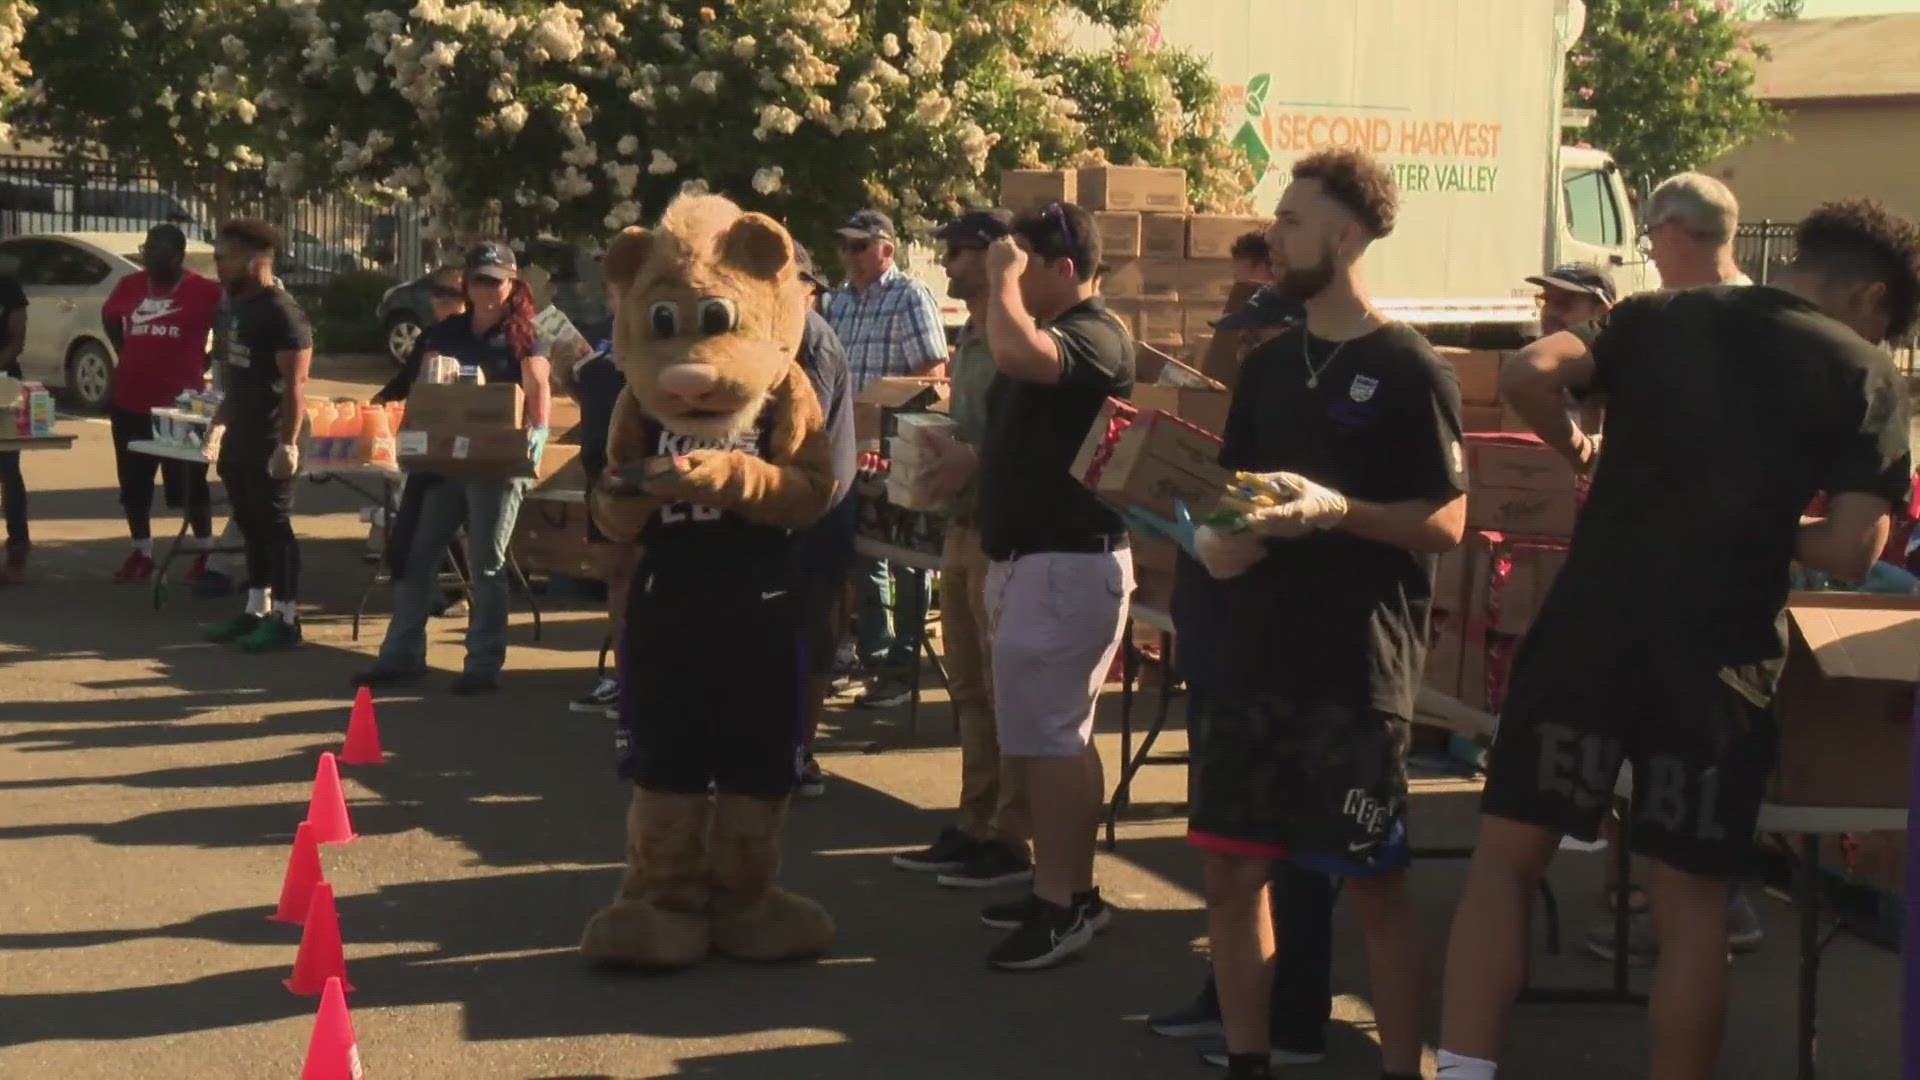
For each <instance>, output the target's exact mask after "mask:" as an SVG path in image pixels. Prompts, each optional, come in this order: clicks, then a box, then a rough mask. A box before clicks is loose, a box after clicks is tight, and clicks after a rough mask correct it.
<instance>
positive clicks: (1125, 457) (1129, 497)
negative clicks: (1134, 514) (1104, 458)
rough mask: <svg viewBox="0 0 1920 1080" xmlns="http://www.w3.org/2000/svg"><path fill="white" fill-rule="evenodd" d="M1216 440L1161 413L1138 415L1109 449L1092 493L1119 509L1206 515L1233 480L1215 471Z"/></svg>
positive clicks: (1217, 467) (1220, 470)
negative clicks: (1179, 509) (1177, 509)
mask: <svg viewBox="0 0 1920 1080" xmlns="http://www.w3.org/2000/svg"><path fill="white" fill-rule="evenodd" d="M1219 458H1220V440H1219V439H1217V438H1215V437H1214V436H1213V435H1211V434H1209V433H1208V432H1206V431H1203V430H1201V429H1200V428H1199V427H1197V426H1195V425H1193V424H1191V423H1188V422H1185V421H1182V420H1179V419H1177V418H1175V417H1173V416H1171V415H1169V414H1167V413H1163V412H1142V413H1140V415H1139V418H1138V419H1136V420H1135V421H1134V423H1133V424H1132V425H1130V426H1129V427H1128V428H1127V429H1126V430H1125V431H1124V432H1122V433H1121V434H1120V438H1119V440H1118V442H1117V444H1116V445H1115V447H1114V452H1113V457H1112V459H1111V460H1109V461H1108V462H1107V464H1106V467H1105V468H1104V469H1103V470H1101V472H1100V475H1099V479H1098V483H1097V485H1096V486H1095V488H1094V490H1095V491H1096V492H1098V493H1099V495H1100V497H1101V498H1104V499H1107V500H1108V501H1110V502H1114V503H1118V504H1120V505H1122V506H1137V507H1140V508H1141V509H1144V510H1147V511H1149V512H1151V513H1155V514H1158V515H1160V516H1161V517H1164V518H1168V519H1172V518H1173V516H1174V503H1175V502H1183V503H1185V504H1186V505H1187V509H1188V511H1189V512H1191V513H1193V514H1194V515H1196V516H1198V515H1202V514H1206V513H1210V512H1211V511H1212V510H1213V508H1214V506H1215V505H1216V504H1217V503H1218V502H1219V499H1220V493H1221V492H1223V491H1225V490H1226V488H1227V485H1228V483H1229V482H1231V480H1232V478H1233V474H1232V473H1230V472H1228V471H1227V470H1225V469H1223V468H1221V467H1220V465H1219Z"/></svg>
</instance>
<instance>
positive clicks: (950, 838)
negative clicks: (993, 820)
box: [893, 825, 981, 874]
mask: <svg viewBox="0 0 1920 1080" xmlns="http://www.w3.org/2000/svg"><path fill="white" fill-rule="evenodd" d="M980 846H981V842H980V841H978V840H975V839H974V838H973V837H971V836H968V835H967V834H966V833H963V832H961V831H960V830H959V829H956V828H954V827H953V826H951V825H949V826H947V827H946V828H944V829H941V830H940V835H939V837H937V838H936V839H935V840H934V842H933V843H931V844H928V845H927V846H926V847H923V848H921V849H920V850H919V851H905V852H901V853H900V854H898V855H895V856H894V857H893V865H895V866H897V867H899V868H900V869H902V870H914V871H917V872H920V873H926V874H938V873H943V872H945V871H949V870H958V869H960V868H961V867H963V866H965V865H967V861H968V860H969V859H971V858H972V857H973V854H974V852H975V851H977V850H978V849H979V848H980Z"/></svg>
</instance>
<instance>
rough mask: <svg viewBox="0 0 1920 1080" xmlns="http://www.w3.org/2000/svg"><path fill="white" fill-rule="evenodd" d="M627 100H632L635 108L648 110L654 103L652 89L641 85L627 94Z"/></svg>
mask: <svg viewBox="0 0 1920 1080" xmlns="http://www.w3.org/2000/svg"><path fill="white" fill-rule="evenodd" d="M627 100H628V101H631V102H633V104H634V107H635V108H640V109H649V110H650V109H652V108H653V105H654V101H653V90H652V89H651V88H649V87H645V86H643V87H641V88H640V89H638V90H635V91H634V92H633V93H631V94H628V95H627Z"/></svg>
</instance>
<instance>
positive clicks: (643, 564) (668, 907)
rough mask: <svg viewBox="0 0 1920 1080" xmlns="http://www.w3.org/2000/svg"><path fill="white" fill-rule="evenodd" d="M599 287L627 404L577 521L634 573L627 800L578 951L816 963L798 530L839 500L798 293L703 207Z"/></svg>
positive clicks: (774, 265) (620, 262) (805, 295)
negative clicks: (605, 896)
mask: <svg viewBox="0 0 1920 1080" xmlns="http://www.w3.org/2000/svg"><path fill="white" fill-rule="evenodd" d="M605 266H606V272H607V279H608V282H609V283H610V285H611V287H612V288H613V289H614V294H615V296H616V297H617V299H616V301H615V307H614V335H613V348H614V359H615V361H616V362H617V363H618V364H619V366H620V370H621V372H622V373H623V374H624V375H625V376H626V379H627V388H626V390H625V391H624V392H623V393H622V394H621V396H620V399H619V402H618V404H617V405H616V407H615V411H614V416H613V423H612V427H611V429H610V431H609V433H608V437H607V468H606V471H605V473H604V474H603V477H602V480H601V483H600V484H599V486H597V487H596V488H595V489H594V490H593V492H592V493H591V495H590V499H589V502H590V506H591V510H592V513H593V516H594V521H595V522H596V523H597V524H598V525H599V526H600V528H601V530H602V531H603V532H605V533H606V534H607V536H608V537H609V538H611V539H613V540H616V541H633V540H637V541H638V542H639V544H640V547H641V552H642V554H641V557H640V564H639V568H638V570H637V572H636V575H635V578H634V583H633V587H632V590H631V593H630V596H629V599H628V604H627V632H626V637H625V640H624V641H623V642H622V643H621V662H622V667H623V671H624V675H625V684H626V685H625V693H624V695H623V698H622V701H621V706H620V716H621V720H620V730H621V736H620V738H621V743H622V747H621V750H622V761H621V775H623V776H625V777H627V778H628V779H631V780H632V781H633V782H634V784H635V789H634V793H633V801H632V803H631V804H630V806H629V808H628V810H627V866H626V874H625V876H624V877H623V878H622V880H621V882H620V892H619V895H618V896H617V897H615V899H614V901H613V903H612V904H611V905H609V906H608V907H606V908H605V909H603V910H601V911H600V912H599V913H597V914H596V915H594V916H593V919H592V921H590V922H589V923H588V924H587V928H586V931H585V933H584V934H582V936H581V939H580V951H581V953H582V954H583V955H584V956H586V957H587V958H589V959H591V960H595V961H599V962H603V963H609V964H616V965H623V966H632V967H639V968H656V969H658V968H669V969H670V968H678V967H685V966H688V965H691V964H694V963H697V962H699V961H700V960H701V959H702V958H704V957H705V956H707V955H708V953H710V952H713V953H719V954H721V955H723V956H729V957H733V958H736V959H742V960H789V959H798V958H801V957H808V956H815V955H818V954H820V953H822V952H825V951H826V949H827V948H828V946H829V945H831V944H832V941H833V920H832V919H831V918H830V917H829V916H828V915H827V913H826V911H825V910H824V909H822V908H821V907H820V905H819V904H816V903H814V902H813V901H811V900H808V899H805V898H804V897H800V896H796V895H794V894H792V893H789V892H786V891H784V890H782V889H781V888H780V887H779V885H778V884H777V881H778V878H779V872H780V842H781V834H782V832H783V829H784V824H785V819H786V810H787V800H788V798H789V796H790V795H791V792H792V788H793V784H794V780H795V777H796V776H797V773H798V768H799V761H800V757H801V739H802V735H803V730H804V725H803V717H804V710H805V705H804V701H803V695H802V687H803V686H804V685H805V677H804V673H803V670H802V668H803V659H802V655H801V645H800V639H801V636H802V627H803V625H804V624H803V618H804V612H803V610H802V603H801V596H802V589H801V588H800V587H799V586H798V585H797V584H796V578H795V576H794V575H795V572H796V571H795V567H794V553H795V546H796V539H797V535H798V534H797V532H796V530H800V529H803V528H805V527H806V526H808V525H811V524H812V523H813V522H814V521H815V520H816V519H818V518H819V517H820V516H821V515H822V514H823V513H824V512H825V511H826V510H827V507H828V505H829V503H830V502H831V500H832V497H833V494H834V479H833V468H832V456H831V452H830V449H829V446H828V443H827V438H826V435H825V432H824V423H825V422H824V418H823V415H822V413H821V409H820V403H819V400H818V398H817V397H816V396H815V393H814V390H813V387H812V385H811V384H810V383H809V382H808V380H807V376H806V373H805V372H804V371H803V370H802V369H801V367H800V365H799V363H798V362H797V357H798V355H799V350H800V346H801V339H802V334H803V330H804V327H805V325H806V316H807V309H808V299H809V290H808V286H807V285H806V284H805V283H804V282H803V281H802V280H801V278H800V273H799V268H798V266H797V264H796V262H795V257H794V243H793V238H792V237H791V236H790V235H788V233H787V231H786V229H785V228H783V227H782V226H781V225H780V224H779V223H778V222H776V221H774V220H773V219H772V218H769V217H766V216H764V215H762V214H750V213H745V212H743V211H742V210H741V209H740V208H739V207H738V206H736V205H734V204H733V203H732V202H730V201H728V200H726V199H724V198H720V197H718V196H712V195H689V196H682V197H680V198H678V199H676V200H675V201H674V202H673V203H672V204H671V205H669V206H668V207H667V210H666V213H665V214H663V215H662V217H661V219H660V224H659V227H658V228H656V229H654V230H652V231H648V230H646V229H639V228H630V229H627V230H626V231H625V232H623V233H621V234H620V235H619V236H618V237H616V238H615V239H614V242H613V245H612V247H611V248H610V249H609V250H608V252H607V256H606V262H605Z"/></svg>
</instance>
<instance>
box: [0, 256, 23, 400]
mask: <svg viewBox="0 0 1920 1080" xmlns="http://www.w3.org/2000/svg"><path fill="white" fill-rule="evenodd" d="M25 310H27V294H26V292H25V291H24V290H22V289H21V288H20V283H19V282H18V281H16V280H14V279H13V278H12V277H10V276H8V275H6V274H0V333H5V332H6V328H7V320H8V319H10V318H12V317H13V313H14V312H16V311H25ZM0 373H4V374H7V375H11V376H13V377H14V378H16V379H17V378H19V377H20V358H19V357H17V356H16V357H14V358H13V360H12V361H11V362H10V363H8V364H7V366H6V367H5V368H0Z"/></svg>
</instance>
